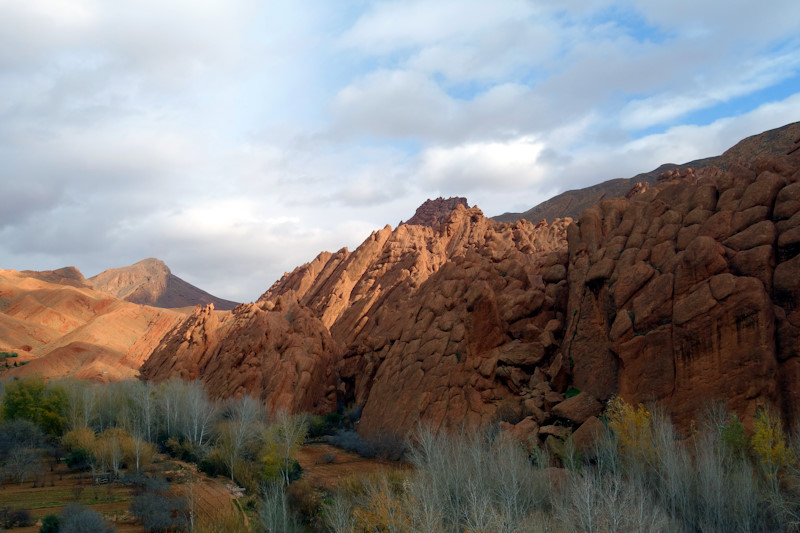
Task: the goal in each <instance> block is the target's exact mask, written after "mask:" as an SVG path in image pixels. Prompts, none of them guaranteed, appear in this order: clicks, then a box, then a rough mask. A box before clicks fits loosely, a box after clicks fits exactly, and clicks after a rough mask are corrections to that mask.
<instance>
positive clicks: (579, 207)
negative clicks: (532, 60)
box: [493, 122, 800, 222]
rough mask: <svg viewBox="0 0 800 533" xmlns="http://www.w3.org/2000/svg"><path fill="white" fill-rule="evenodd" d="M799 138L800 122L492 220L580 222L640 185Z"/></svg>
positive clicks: (765, 153)
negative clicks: (718, 152)
mask: <svg viewBox="0 0 800 533" xmlns="http://www.w3.org/2000/svg"><path fill="white" fill-rule="evenodd" d="M798 137H800V122H795V123H793V124H787V125H785V126H782V127H780V128H776V129H774V130H769V131H765V132H763V133H760V134H758V135H753V136H751V137H748V138H746V139H744V140H742V141H740V142H738V143H737V144H736V145H735V146H733V147H732V148H730V149H728V150H726V151H725V152H724V153H723V154H722V155H719V156H715V157H707V158H704V159H697V160H695V161H690V162H688V163H684V164H682V165H676V164H672V163H667V164H663V165H661V166H659V167H658V168H656V169H655V170H651V171H650V172H644V173H642V174H637V175H636V176H634V177H632V178H617V179H612V180H608V181H604V182H602V183H598V184H596V185H591V186H589V187H584V188H583V189H576V190H570V191H565V192H563V193H561V194H558V195H556V196H554V197H552V198H550V199H549V200H546V201H544V202H542V203H541V204H539V205H537V206H534V207H532V208H531V209H529V210H527V211H525V212H524V213H503V214H502V215H498V216H496V217H493V218H494V219H495V220H498V221H500V222H514V221H515V220H519V219H521V218H524V219H526V220H530V221H532V222H538V221H540V220H555V219H556V218H563V217H572V218H577V217H578V216H579V215H580V214H581V212H583V210H584V209H588V208H590V207H592V206H593V205H596V204H597V203H599V202H600V201H601V200H603V199H604V198H618V197H621V196H625V195H626V194H627V193H628V192H629V191H631V189H633V188H634V187H636V185H637V184H640V183H641V184H647V185H653V184H655V183H656V180H657V178H658V176H660V175H662V174H663V173H665V172H667V171H670V170H678V171H682V170H686V169H688V168H693V169H701V168H705V167H710V166H716V167H719V168H721V169H727V168H729V167H730V166H731V165H732V164H734V163H735V162H737V161H738V160H740V159H744V160H746V161H754V160H755V159H756V158H759V157H769V156H773V155H782V154H785V153H786V152H787V151H788V150H789V149H790V148H791V147H792V146H794V141H795V139H797V138H798Z"/></svg>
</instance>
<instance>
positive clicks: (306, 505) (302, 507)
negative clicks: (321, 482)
mask: <svg viewBox="0 0 800 533" xmlns="http://www.w3.org/2000/svg"><path fill="white" fill-rule="evenodd" d="M286 501H287V503H288V504H289V509H291V511H292V512H293V513H294V514H295V515H297V516H298V517H300V520H301V521H302V522H305V523H306V524H312V523H314V522H315V521H316V519H317V516H318V512H319V506H320V497H319V494H318V493H317V491H316V490H315V489H314V487H312V486H311V484H310V483H309V482H308V481H306V480H304V479H301V480H298V481H295V482H294V483H291V484H290V485H289V487H288V488H287V489H286Z"/></svg>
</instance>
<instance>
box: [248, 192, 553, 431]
mask: <svg viewBox="0 0 800 533" xmlns="http://www.w3.org/2000/svg"><path fill="white" fill-rule="evenodd" d="M568 223H569V221H558V222H556V223H554V224H552V225H547V224H540V225H538V226H534V225H533V224H530V223H528V222H525V221H521V222H519V223H515V224H501V223H497V222H494V221H492V220H490V219H487V218H485V217H484V216H483V215H482V213H481V212H480V211H479V210H478V209H477V208H473V209H465V208H464V207H463V206H461V205H458V206H457V207H456V209H455V210H454V211H453V212H452V213H451V214H450V216H449V217H448V218H447V219H446V220H445V221H444V222H443V223H442V224H441V225H440V226H439V227H438V228H437V229H436V230H434V229H433V228H430V227H427V226H416V225H402V226H399V227H398V228H397V229H395V230H394V231H391V229H390V228H389V227H386V228H384V229H383V230H381V231H378V232H375V233H373V234H372V235H371V236H370V237H369V238H368V239H367V240H366V241H365V242H364V243H363V244H362V245H361V246H360V247H359V248H358V249H357V250H355V251H354V252H352V253H349V252H348V251H347V250H342V251H340V252H338V253H337V254H321V255H320V256H319V257H317V259H316V260H315V261H313V262H312V263H309V264H307V265H304V266H303V267H301V268H299V269H297V270H296V271H295V272H293V273H291V274H288V275H286V276H284V278H283V279H281V280H280V281H279V282H277V283H276V284H275V285H274V286H273V287H272V288H271V289H270V290H269V291H267V292H266V293H265V294H264V295H263V296H262V298H261V301H270V300H273V299H274V298H276V297H277V296H279V295H282V294H294V295H295V296H296V297H297V298H298V299H299V301H300V303H301V304H303V305H305V306H307V307H308V308H309V309H311V310H312V311H314V312H315V313H316V314H317V316H319V317H320V319H321V320H322V322H323V324H325V326H327V327H329V328H330V330H331V333H332V335H333V337H334V339H336V340H337V341H339V342H340V343H341V344H342V345H343V346H345V347H346V350H345V353H344V357H343V359H342V360H341V361H340V362H339V363H338V364H337V371H338V374H339V379H340V380H341V384H340V386H339V392H340V401H341V402H345V403H346V402H351V401H352V402H355V403H356V404H358V405H362V406H363V407H364V411H363V418H362V421H361V431H362V432H366V433H378V432H384V431H392V432H405V431H407V430H409V429H412V428H413V427H414V426H415V425H416V423H417V421H418V420H420V419H424V420H426V421H428V422H430V423H432V424H434V425H436V426H454V425H459V424H461V423H462V422H464V421H466V422H467V423H468V424H479V423H486V422H488V421H490V420H492V419H493V418H495V417H496V416H497V415H498V412H499V410H500V408H501V406H505V407H504V408H505V409H511V410H512V411H514V412H517V413H522V412H523V410H524V407H523V402H524V401H525V400H528V399H531V398H533V397H534V396H535V397H536V402H535V403H536V404H537V405H538V404H541V403H542V402H543V401H544V393H545V392H546V391H545V388H547V391H549V388H548V387H544V386H543V387H542V390H541V391H539V392H537V393H534V392H533V391H532V387H531V386H530V383H529V382H530V380H531V375H532V372H533V370H534V369H535V368H536V366H537V365H540V364H541V365H544V366H545V368H547V364H548V363H549V360H550V358H551V357H552V355H553V352H554V350H555V348H556V346H557V340H558V334H559V332H560V330H561V328H560V327H559V323H560V322H559V321H560V320H561V319H562V317H561V316H560V315H558V313H557V312H556V309H555V308H556V304H557V300H558V299H559V298H561V299H562V300H563V301H564V302H565V301H566V300H565V297H566V292H565V291H564V289H563V287H564V283H565V282H564V281H563V278H564V267H563V265H558V264H556V263H557V257H550V252H551V251H552V250H560V249H563V251H564V253H563V254H562V260H565V259H566V247H565V240H564V237H565V234H566V229H565V228H566V225H567V224H568ZM548 261H549V262H548ZM562 262H563V261H562ZM559 266H560V267H561V269H560V271H559V269H558V268H557V267H559ZM553 267H555V268H553ZM543 273H544V274H545V277H543V275H542V274H543ZM545 278H546V279H545Z"/></svg>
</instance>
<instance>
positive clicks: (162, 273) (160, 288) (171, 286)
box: [87, 258, 238, 310]
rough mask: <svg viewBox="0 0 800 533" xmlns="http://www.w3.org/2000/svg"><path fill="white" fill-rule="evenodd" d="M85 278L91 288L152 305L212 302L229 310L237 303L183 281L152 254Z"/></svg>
mask: <svg viewBox="0 0 800 533" xmlns="http://www.w3.org/2000/svg"><path fill="white" fill-rule="evenodd" d="M87 281H88V282H89V283H90V284H91V286H92V287H94V288H95V289H97V290H99V291H103V292H107V293H109V294H111V295H113V296H115V297H116V298H119V299H121V300H125V301H128V302H133V303H137V304H142V305H152V306H154V307H165V308H175V307H192V306H195V305H198V304H203V305H205V304H210V303H213V304H214V306H215V307H216V308H217V309H220V310H231V309H233V308H234V307H236V305H238V304H237V303H236V302H232V301H230V300H223V299H222V298H217V297H216V296H214V295H211V294H209V293H207V292H206V291H204V290H201V289H198V288H197V287H195V286H194V285H191V284H189V283H187V282H185V281H184V280H182V279H181V278H179V277H178V276H176V275H174V274H173V273H172V272H171V271H170V269H169V267H167V265H166V264H164V262H163V261H160V260H158V259H152V258H150V259H144V260H142V261H139V262H138V263H135V264H133V265H131V266H128V267H123V268H112V269H109V270H105V271H103V272H101V273H100V274H98V275H96V276H93V277H91V278H89V279H88V280H87Z"/></svg>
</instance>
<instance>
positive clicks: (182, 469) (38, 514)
mask: <svg viewBox="0 0 800 533" xmlns="http://www.w3.org/2000/svg"><path fill="white" fill-rule="evenodd" d="M44 463H45V464H44V465H43V466H44V467H45V468H44V470H45V473H43V474H42V475H41V476H40V477H39V479H38V481H37V483H36V486H34V483H33V481H26V482H25V483H23V484H17V483H2V484H0V506H8V507H11V508H13V509H25V510H27V511H28V512H29V513H30V515H31V518H32V519H33V521H34V524H35V525H33V526H29V527H22V528H14V531H18V532H21V533H22V532H38V531H39V520H41V519H42V517H44V516H46V515H48V514H56V515H57V514H59V513H61V511H62V510H63V508H64V507H65V506H66V505H68V504H70V503H80V504H82V505H85V506H87V507H89V508H90V509H92V510H94V511H96V512H98V513H100V514H101V515H102V516H103V517H104V518H105V519H106V520H108V521H109V522H111V523H112V524H114V525H115V526H116V528H117V530H118V531H120V532H128V533H134V532H136V533H139V532H144V528H143V527H142V526H141V525H139V524H137V523H135V520H134V518H133V517H132V516H131V515H130V513H129V511H128V509H129V507H130V504H131V501H132V500H133V498H134V496H135V494H134V493H133V490H132V489H131V488H130V487H129V486H126V485H123V484H122V483H108V484H105V485H94V484H92V482H91V475H90V474H88V473H77V472H72V471H70V470H69V469H68V468H67V466H66V465H65V464H59V465H55V466H53V465H52V461H45V462H44ZM51 466H53V468H52V471H51V469H50V468H51ZM149 470H150V472H149V473H150V474H151V475H152V474H158V475H160V476H163V477H165V478H166V479H167V480H169V481H171V483H172V484H171V490H170V492H171V493H172V494H174V495H176V496H184V497H188V496H190V495H191V494H193V495H194V500H195V506H194V508H195V512H196V513H197V514H198V515H199V516H198V518H205V519H208V520H210V521H213V520H214V518H215V514H216V513H218V512H220V511H225V510H228V509H231V508H234V509H235V508H236V507H235V504H234V498H233V495H232V494H231V492H230V490H228V488H227V487H226V486H225V480H224V479H222V478H215V479H212V478H210V477H208V476H206V475H205V474H202V473H197V472H196V469H195V468H194V467H193V465H188V464H185V463H180V462H177V461H171V460H168V459H167V458H166V457H165V456H161V457H159V459H158V460H157V462H155V463H154V464H153V465H152V467H151V468H150V469H149ZM190 472H191V475H189V473H190ZM189 479H193V480H194V481H193V483H191V484H190V483H189V482H188V480H189Z"/></svg>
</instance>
